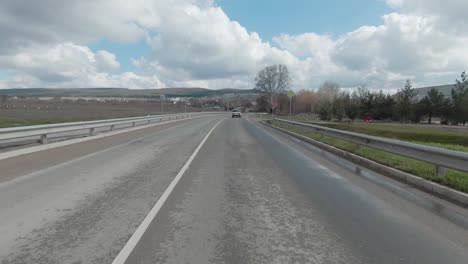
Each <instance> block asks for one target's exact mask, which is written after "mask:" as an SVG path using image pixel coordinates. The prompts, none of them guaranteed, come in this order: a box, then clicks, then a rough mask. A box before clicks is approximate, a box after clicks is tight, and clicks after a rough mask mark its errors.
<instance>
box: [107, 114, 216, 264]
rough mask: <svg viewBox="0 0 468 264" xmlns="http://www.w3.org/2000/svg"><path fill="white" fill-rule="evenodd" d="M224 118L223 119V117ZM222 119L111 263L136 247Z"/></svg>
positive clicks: (118, 261) (123, 258)
mask: <svg viewBox="0 0 468 264" xmlns="http://www.w3.org/2000/svg"><path fill="white" fill-rule="evenodd" d="M223 120H224V119H223ZM223 120H220V121H219V122H218V123H216V125H214V127H213V128H211V130H210V131H209V132H208V134H206V136H205V138H203V140H202V142H201V143H200V144H199V145H198V147H197V148H196V149H195V151H194V152H193V153H192V155H191V156H190V158H189V159H188V160H187V162H186V163H185V164H184V166H183V167H182V169H181V170H180V171H179V173H178V174H177V175H176V177H175V178H174V180H172V182H171V184H169V187H167V189H166V190H165V191H164V193H163V194H162V195H161V197H160V198H159V200H158V201H157V202H156V204H155V205H154V206H153V208H152V209H151V211H150V212H149V213H148V215H147V216H146V217H145V219H143V222H141V224H140V226H138V228H137V230H136V231H135V233H133V235H132V236H131V237H130V239H129V240H128V241H127V243H126V244H125V246H124V247H123V248H122V250H120V252H119V254H118V255H117V257H116V258H115V259H114V261H112V264H124V263H125V262H126V261H127V259H128V257H129V256H130V254H131V253H132V251H133V249H134V248H135V247H136V245H137V244H138V241H140V239H141V238H142V237H143V234H144V233H145V231H146V229H148V227H149V225H150V224H151V222H152V221H153V220H154V218H155V217H156V215H157V214H158V212H159V210H160V209H161V207H162V206H163V205H164V203H165V202H166V200H167V198H168V197H169V195H170V194H171V193H172V191H173V190H174V188H175V186H176V185H177V183H178V182H179V180H180V179H181V178H182V176H183V175H184V173H185V171H186V170H187V169H188V167H189V166H190V164H191V163H192V161H193V159H194V158H195V157H196V156H197V154H198V152H199V151H200V149H201V148H202V147H203V145H204V144H205V142H206V140H207V139H208V137H209V136H210V135H211V133H212V132H213V131H214V130H215V128H216V127H217V126H218V125H219V124H220V123H221V122H223Z"/></svg>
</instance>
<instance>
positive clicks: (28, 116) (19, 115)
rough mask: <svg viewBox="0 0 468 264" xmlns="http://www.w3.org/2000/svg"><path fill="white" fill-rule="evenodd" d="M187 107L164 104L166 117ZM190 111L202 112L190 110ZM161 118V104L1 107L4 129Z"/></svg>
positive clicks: (20, 102)
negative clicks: (91, 121)
mask: <svg viewBox="0 0 468 264" xmlns="http://www.w3.org/2000/svg"><path fill="white" fill-rule="evenodd" d="M184 110H185V109H184V105H182V104H178V105H174V104H172V103H169V102H167V103H165V104H164V113H176V112H184ZM187 111H189V112H194V111H200V108H191V107H187ZM154 114H161V103H160V102H157V101H128V102H100V101H71V100H58V101H55V100H36V99H17V100H9V101H8V102H6V103H2V104H0V127H12V126H25V125H38V124H49V123H61V122H74V121H87V120H98V119H109V118H120V117H132V116H144V115H154Z"/></svg>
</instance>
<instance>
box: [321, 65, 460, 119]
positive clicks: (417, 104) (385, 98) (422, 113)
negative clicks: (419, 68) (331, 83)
mask: <svg viewBox="0 0 468 264" xmlns="http://www.w3.org/2000/svg"><path fill="white" fill-rule="evenodd" d="M319 98H320V90H319ZM316 113H318V114H319V117H320V119H322V120H331V119H332V118H335V119H337V120H342V119H343V118H345V117H346V118H348V119H350V120H354V119H356V118H365V117H371V118H373V119H377V120H393V121H401V122H420V121H421V120H422V119H423V118H427V120H428V123H429V124H430V123H432V120H433V118H434V117H439V118H440V120H441V123H445V124H448V123H451V124H463V125H465V124H466V123H467V122H468V77H467V75H466V73H465V72H463V73H462V75H461V80H457V81H456V85H455V87H454V88H453V89H452V91H451V95H450V96H449V97H447V96H445V95H444V94H443V93H442V92H440V91H439V90H437V89H435V88H432V89H431V90H429V91H428V92H427V94H426V95H425V96H424V97H423V98H421V99H418V98H417V93H416V91H415V89H413V88H412V85H411V82H410V81H409V80H408V81H406V84H405V87H404V88H403V89H401V90H399V91H398V92H397V94H395V95H389V94H384V93H383V92H382V91H380V92H371V91H369V90H367V89H365V88H362V87H360V88H358V89H357V91H354V92H352V93H348V92H336V93H335V94H334V96H333V99H332V100H329V99H327V98H324V99H322V100H320V101H319V103H318V109H317V111H316Z"/></svg>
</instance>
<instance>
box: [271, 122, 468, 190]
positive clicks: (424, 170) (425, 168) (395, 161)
mask: <svg viewBox="0 0 468 264" xmlns="http://www.w3.org/2000/svg"><path fill="white" fill-rule="evenodd" d="M273 124H274V125H276V126H278V127H281V128H284V129H287V130H290V131H293V132H296V133H298V134H301V135H304V136H307V137H309V138H312V139H315V140H317V141H320V142H323V143H326V144H328V145H331V146H334V147H337V148H339V149H342V150H346V151H349V152H351V153H354V154H356V155H359V156H362V157H365V158H368V159H370V160H373V161H376V162H378V163H381V164H384V165H386V166H389V167H392V168H395V169H398V170H401V171H404V172H407V173H410V174H413V175H416V176H419V177H422V178H425V179H428V180H431V181H433V182H437V183H440V184H442V185H445V186H448V187H451V188H454V189H456V190H459V191H462V192H465V193H468V173H463V172H459V171H454V170H447V172H446V175H445V176H435V173H434V170H435V169H434V165H432V164H429V163H426V162H422V161H418V160H415V159H410V158H406V157H403V156H399V155H395V154H391V153H388V152H385V151H381V150H377V149H373V148H369V147H358V146H357V144H354V143H351V142H347V141H344V140H340V139H335V138H332V137H327V136H321V135H320V134H318V133H315V132H310V131H307V130H304V129H300V128H295V127H290V126H287V125H284V124H280V123H275V122H273ZM361 131H362V130H361ZM356 132H357V131H356ZM361 133H362V132H361ZM392 138H394V137H392ZM437 144H441V143H433V145H437ZM441 145H443V144H441ZM465 148H466V147H465ZM466 149H468V148H466Z"/></svg>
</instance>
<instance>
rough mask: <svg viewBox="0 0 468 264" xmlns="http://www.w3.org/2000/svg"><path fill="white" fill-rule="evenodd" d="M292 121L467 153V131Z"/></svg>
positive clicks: (407, 126)
mask: <svg viewBox="0 0 468 264" xmlns="http://www.w3.org/2000/svg"><path fill="white" fill-rule="evenodd" d="M270 117H271V116H270ZM281 118H282V119H287V117H284V116H282V117H281ZM294 121H298V122H304V123H310V124H314V125H319V126H324V127H329V128H335V129H340V130H346V131H351V132H356V133H361V134H366V135H372V136H377V137H384V138H391V139H397V140H402V141H407V142H412V143H417V144H422V145H428V146H433V147H438V148H445V149H450V150H456V151H462V152H468V129H462V128H458V129H457V128H450V127H435V126H425V125H411V124H379V123H370V124H367V123H344V122H343V123H339V122H318V121H313V122H312V121H306V120H304V119H303V118H294Z"/></svg>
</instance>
